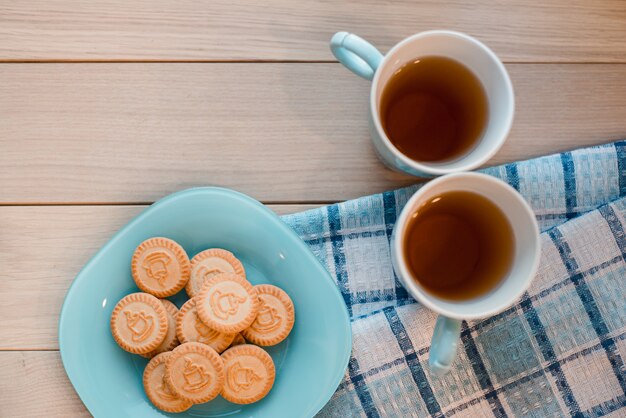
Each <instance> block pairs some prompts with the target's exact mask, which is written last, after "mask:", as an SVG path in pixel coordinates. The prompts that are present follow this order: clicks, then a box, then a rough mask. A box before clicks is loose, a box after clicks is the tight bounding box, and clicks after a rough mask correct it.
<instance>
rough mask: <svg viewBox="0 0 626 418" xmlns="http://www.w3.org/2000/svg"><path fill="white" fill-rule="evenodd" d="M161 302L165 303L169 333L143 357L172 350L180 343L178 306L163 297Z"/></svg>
mask: <svg viewBox="0 0 626 418" xmlns="http://www.w3.org/2000/svg"><path fill="white" fill-rule="evenodd" d="M161 303H162V304H163V307H164V308H165V313H166V314H167V334H165V339H163V342H162V343H161V345H159V346H158V347H157V348H156V349H155V350H154V351H151V352H149V353H147V354H142V356H143V357H147V358H151V357H154V356H156V355H157V354H160V353H164V352H166V351H171V350H173V349H174V347H176V346H177V345H178V344H179V342H178V337H177V336H176V317H177V316H178V308H177V307H176V305H174V304H173V303H172V302H170V301H169V300H167V299H161Z"/></svg>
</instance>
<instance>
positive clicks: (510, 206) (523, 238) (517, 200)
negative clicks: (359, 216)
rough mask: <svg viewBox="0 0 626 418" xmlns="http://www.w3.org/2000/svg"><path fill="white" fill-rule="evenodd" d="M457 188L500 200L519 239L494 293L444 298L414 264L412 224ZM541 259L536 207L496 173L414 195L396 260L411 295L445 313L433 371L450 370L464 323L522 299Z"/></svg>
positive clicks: (396, 242)
mask: <svg viewBox="0 0 626 418" xmlns="http://www.w3.org/2000/svg"><path fill="white" fill-rule="evenodd" d="M455 191H465V192H473V193H475V194H479V195H481V196H482V197H485V198H487V199H488V200H490V201H491V203H493V204H495V205H496V206H497V207H498V208H499V209H500V210H501V211H502V213H503V214H504V216H505V217H506V219H507V220H508V222H509V224H510V226H511V228H512V232H513V234H512V235H513V240H514V242H513V244H514V253H513V257H512V262H511V266H510V268H509V270H508V273H507V274H506V275H505V276H504V277H501V278H500V280H499V283H498V285H497V286H496V287H494V288H493V289H491V290H490V291H489V292H488V293H485V294H480V295H478V296H476V297H472V298H469V299H462V300H450V299H445V298H442V297H441V296H438V295H435V294H433V293H432V292H429V291H428V289H426V288H425V287H424V286H422V285H421V284H420V282H419V280H418V278H417V277H414V275H413V273H412V270H411V269H410V268H409V263H408V260H407V253H406V251H405V245H406V242H405V239H404V238H405V234H406V231H407V224H408V223H409V221H410V219H411V217H412V216H413V215H414V214H415V213H416V212H417V211H418V209H419V208H420V207H423V206H422V205H424V204H425V203H426V202H429V201H430V200H432V199H433V198H436V197H437V196H441V195H443V194H446V193H449V192H455ZM487 256H488V255H487ZM539 257H540V239H539V228H538V226H537V221H536V219H535V215H534V214H533V211H532V209H531V208H530V206H529V205H528V203H527V202H526V201H525V200H524V199H523V198H522V196H521V195H520V194H519V193H518V192H517V191H516V190H515V189H513V188H512V187H511V186H509V185H508V184H506V183H505V182H503V181H501V180H498V179H496V178H495V177H491V176H488V175H486V174H480V173H454V174H448V175H445V176H442V177H439V178H437V179H435V180H432V181H430V182H428V183H426V184H425V185H424V186H423V187H422V188H420V189H419V190H418V191H417V192H416V193H415V194H414V195H413V196H412V197H411V198H410V199H409V201H408V202H407V204H406V206H405V207H404V208H403V209H402V212H401V213H400V215H399V216H398V219H397V221H396V224H395V226H394V229H393V233H392V240H391V259H392V262H393V267H394V270H395V272H396V274H397V276H398V279H399V280H400V282H401V283H402V284H403V285H404V287H405V288H406V289H407V291H408V292H409V293H410V294H411V296H413V297H414V298H415V299H416V300H417V301H418V302H419V303H421V304H422V305H424V306H425V307H427V308H429V309H431V310H433V311H434V312H436V313H438V314H439V317H438V318H437V322H436V324H435V330H434V333H433V337H432V342H431V347H430V350H429V360H428V362H429V366H430V369H431V371H432V372H433V374H435V375H443V374H445V373H447V372H448V371H449V370H450V368H451V366H452V363H453V361H454V358H455V357H456V351H457V345H458V342H459V338H460V334H461V324H462V321H463V320H475V319H480V318H486V317H490V316H493V315H495V314H497V313H498V312H501V311H503V310H505V309H507V308H508V307H510V306H511V305H513V304H514V303H516V302H517V300H518V299H519V298H520V296H522V295H523V293H524V292H525V291H526V289H527V288H528V286H529V285H530V283H531V281H532V279H533V278H534V276H535V274H536V271H537V266H538V264H539ZM449 262H454V259H451V260H450V261H449Z"/></svg>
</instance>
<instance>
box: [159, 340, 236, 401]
mask: <svg viewBox="0 0 626 418" xmlns="http://www.w3.org/2000/svg"><path fill="white" fill-rule="evenodd" d="M165 382H166V383H167V384H168V386H169V388H170V389H171V391H172V392H173V393H174V394H175V395H177V396H178V397H179V398H182V399H184V400H187V401H189V402H193V403H204V402H208V401H210V400H211V399H213V398H215V397H216V396H217V395H218V394H219V392H220V390H221V389H222V387H223V385H224V363H223V361H222V359H221V358H220V356H219V354H217V352H216V351H215V350H213V349H212V348H211V347H209V346H207V345H205V344H201V343H197V342H191V343H185V344H181V345H179V346H178V347H176V348H175V349H174V351H172V352H171V355H170V357H169V358H168V359H167V360H166V363H165Z"/></svg>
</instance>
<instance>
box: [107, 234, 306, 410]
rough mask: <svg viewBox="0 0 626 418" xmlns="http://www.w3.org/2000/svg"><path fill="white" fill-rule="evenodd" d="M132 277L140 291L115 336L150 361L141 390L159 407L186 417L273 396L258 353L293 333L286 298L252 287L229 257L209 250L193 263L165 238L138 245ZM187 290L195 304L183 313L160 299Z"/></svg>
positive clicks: (269, 364)
mask: <svg viewBox="0 0 626 418" xmlns="http://www.w3.org/2000/svg"><path fill="white" fill-rule="evenodd" d="M131 271H132V276H133V279H134V280H135V283H136V284H137V286H138V287H139V289H141V290H142V291H143V292H138V293H132V294H130V295H127V296H126V297H124V298H123V299H122V300H120V301H119V302H118V304H117V305H116V306H115V308H114V309H113V313H112V314H111V332H112V334H113V338H114V339H115V341H116V342H117V343H118V345H119V346H120V347H121V348H123V349H124V350H126V351H128V352H130V353H133V354H139V355H141V356H144V357H147V358H150V359H151V360H150V362H149V363H148V365H147V366H146V368H145V371H144V375H143V384H144V388H145V391H146V395H147V396H148V398H149V399H150V401H151V402H152V403H153V404H154V405H155V406H156V407H157V408H159V409H161V410H163V411H166V412H182V411H185V410H187V409H189V408H190V407H191V406H193V405H194V404H198V403H204V402H208V401H210V400H212V399H214V398H215V397H217V396H218V395H220V394H221V395H222V396H223V397H224V399H226V400H228V401H230V402H233V403H237V404H249V403H253V402H256V401H258V400H260V399H262V398H264V397H265V396H266V395H267V394H268V393H269V391H270V390H271V388H272V386H273V384H274V378H275V368H274V362H273V361H272V358H271V357H270V355H269V354H268V353H267V352H266V351H265V350H263V349H262V348H260V347H259V346H272V345H276V344H278V343H280V342H281V341H283V340H284V339H285V338H287V336H288V335H289V333H290V332H291V329H292V328H293V325H294V321H295V311H294V306H293V303H292V301H291V299H290V298H289V296H288V295H287V293H285V292H284V291H283V290H282V289H280V288H278V287H276V286H272V285H269V284H262V285H256V286H253V285H252V284H250V282H248V281H247V280H246V272H245V270H244V268H243V265H242V264H241V262H240V261H239V260H238V259H237V258H236V257H235V256H234V255H233V254H232V253H231V252H229V251H226V250H223V249H220V248H213V249H208V250H205V251H202V252H201V253H199V254H197V255H196V256H195V257H193V259H191V261H190V260H189V257H188V256H187V253H186V252H185V250H184V249H183V248H182V247H181V246H180V245H179V244H177V243H176V242H175V241H173V240H171V239H168V238H160V237H156V238H150V239H148V240H146V241H144V242H143V243H141V244H140V245H139V246H138V247H137V249H136V250H135V253H134V254H133V257H132V262H131ZM183 288H184V289H185V291H186V293H187V295H188V296H189V298H190V299H189V300H188V301H187V302H186V303H185V304H184V305H183V306H182V307H181V308H180V310H178V308H177V307H176V305H174V304H173V303H172V302H170V301H169V300H167V299H163V298H166V297H169V296H173V295H175V294H176V293H178V292H179V291H181V290H182V289H183Z"/></svg>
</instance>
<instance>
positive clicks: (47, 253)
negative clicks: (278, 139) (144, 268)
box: [0, 205, 314, 416]
mask: <svg viewBox="0 0 626 418" xmlns="http://www.w3.org/2000/svg"><path fill="white" fill-rule="evenodd" d="M312 207H314V205H271V206H270V208H271V209H272V210H274V211H275V212H277V213H293V212H299V211H303V210H307V209H310V208H312ZM144 208H145V206H27V207H14V206H5V207H0V248H1V249H2V250H0V266H2V269H0V289H2V291H0V318H2V321H0V335H2V336H3V337H2V339H0V351H1V350H7V349H9V350H50V349H57V348H58V341H57V323H58V320H59V314H60V310H61V305H62V304H63V299H64V297H65V293H66V292H67V289H68V287H69V285H70V284H71V282H72V280H74V277H75V276H76V275H77V274H78V272H79V270H80V269H81V267H82V266H83V265H84V264H85V263H87V261H89V259H90V258H91V257H92V256H93V255H94V254H95V253H96V251H97V250H98V249H99V248H100V247H101V246H102V245H104V244H105V243H106V242H107V241H108V240H109V238H110V237H111V236H112V235H113V234H114V233H115V232H116V231H117V230H118V229H119V228H121V227H122V226H123V225H125V224H126V223H127V222H129V221H130V220H131V219H132V218H133V217H135V216H136V215H137V214H139V212H141V211H142V210H143V209H144ZM0 370H2V368H0ZM0 376H3V374H1V373H0ZM3 379H4V377H2V378H0V381H2V380H3ZM1 392H2V390H0V393H1ZM1 405H2V402H0V410H1ZM0 416H5V415H2V414H0Z"/></svg>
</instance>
